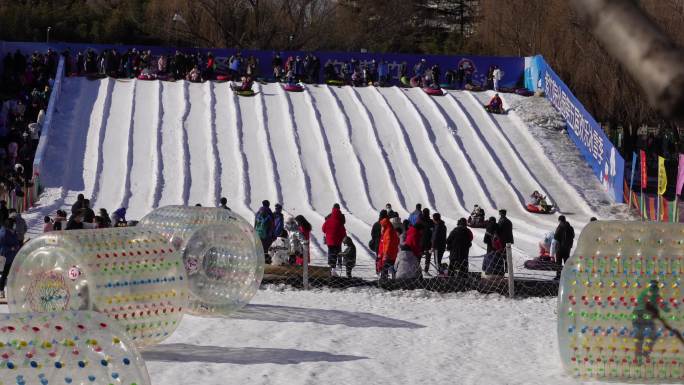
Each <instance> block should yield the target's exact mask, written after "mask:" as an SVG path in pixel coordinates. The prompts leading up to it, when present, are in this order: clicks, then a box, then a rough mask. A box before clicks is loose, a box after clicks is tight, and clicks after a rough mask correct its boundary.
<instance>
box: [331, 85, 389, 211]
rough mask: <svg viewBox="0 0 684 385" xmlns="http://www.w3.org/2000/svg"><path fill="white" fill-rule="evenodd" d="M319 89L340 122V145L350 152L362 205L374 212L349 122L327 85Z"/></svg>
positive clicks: (366, 176) (365, 175)
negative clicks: (358, 180) (361, 196)
mask: <svg viewBox="0 0 684 385" xmlns="http://www.w3.org/2000/svg"><path fill="white" fill-rule="evenodd" d="M320 87H321V89H323V90H324V91H323V93H325V94H326V95H327V96H328V99H329V100H330V104H331V105H332V106H334V114H335V116H336V118H337V120H338V121H339V122H340V125H341V126H342V128H343V131H344V133H343V135H344V139H345V140H346V141H347V142H346V143H344V144H340V145H341V146H344V147H348V152H351V153H352V154H353V156H352V157H351V158H350V159H349V161H350V162H351V165H350V166H351V167H353V168H354V170H356V172H357V174H356V175H358V176H359V178H360V179H361V183H362V186H363V194H364V200H365V202H364V204H367V205H368V207H370V208H373V209H374V210H377V208H376V207H373V203H372V202H371V197H370V188H369V185H368V174H367V173H366V168H365V166H363V165H362V164H361V159H360V157H359V154H358V153H357V152H356V150H355V148H354V146H353V143H354V142H353V140H352V131H351V123H350V122H349V117H348V116H347V115H346V113H344V111H343V110H342V104H341V103H340V101H339V99H337V97H336V96H335V95H333V93H332V91H330V87H328V86H327V85H322V86H320Z"/></svg>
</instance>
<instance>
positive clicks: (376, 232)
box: [368, 210, 388, 256]
mask: <svg viewBox="0 0 684 385" xmlns="http://www.w3.org/2000/svg"><path fill="white" fill-rule="evenodd" d="M385 218H388V216H387V210H381V211H380V215H379V218H378V221H377V222H375V223H374V224H373V228H371V239H370V241H368V248H369V249H371V251H372V252H374V253H375V255H376V256H377V255H378V247H380V237H382V226H381V225H380V221H381V220H383V219H385Z"/></svg>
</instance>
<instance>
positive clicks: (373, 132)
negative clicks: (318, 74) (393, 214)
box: [344, 87, 410, 213]
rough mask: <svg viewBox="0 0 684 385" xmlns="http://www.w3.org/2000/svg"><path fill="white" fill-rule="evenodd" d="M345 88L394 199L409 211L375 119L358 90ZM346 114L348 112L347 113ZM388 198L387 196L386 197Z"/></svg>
mask: <svg viewBox="0 0 684 385" xmlns="http://www.w3.org/2000/svg"><path fill="white" fill-rule="evenodd" d="M344 88H346V89H347V91H348V93H349V95H350V96H351V99H352V101H353V102H354V104H355V105H356V106H357V108H358V110H359V113H360V115H361V117H362V119H363V120H364V121H365V122H366V128H367V130H368V134H369V140H370V141H372V143H371V147H373V148H377V151H378V153H379V155H380V158H381V159H382V166H383V168H384V171H385V172H387V175H389V179H390V183H391V184H392V189H391V190H392V191H394V193H395V194H396V197H395V198H396V201H397V202H399V206H400V207H401V208H403V209H404V210H405V211H406V212H407V213H408V212H410V210H407V205H406V197H405V196H404V193H403V192H402V191H401V189H400V188H399V183H398V182H397V176H396V174H395V172H394V168H392V167H390V164H389V153H388V152H387V149H386V148H385V146H384V145H383V144H381V141H380V139H379V134H378V128H377V127H376V125H375V121H374V119H373V117H372V116H371V114H370V112H369V111H368V107H366V105H365V104H363V102H361V99H360V98H359V94H358V92H357V91H356V90H355V89H354V88H353V87H344ZM347 114H348V113H347ZM388 199H389V197H388Z"/></svg>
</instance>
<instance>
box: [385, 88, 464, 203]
mask: <svg viewBox="0 0 684 385" xmlns="http://www.w3.org/2000/svg"><path fill="white" fill-rule="evenodd" d="M392 88H393V89H394V91H395V92H396V93H397V94H398V95H400V97H401V98H402V99H403V101H404V104H405V105H406V107H407V108H408V109H409V110H410V112H411V114H412V115H414V116H415V119H416V120H417V121H418V123H419V124H420V126H421V127H419V129H420V131H421V133H422V134H424V135H425V136H426V137H427V141H428V142H429V144H430V145H432V148H433V149H434V151H428V152H429V153H430V154H432V156H433V158H435V161H436V163H437V164H440V165H441V166H442V167H441V168H442V169H441V170H435V171H437V172H438V173H441V172H444V174H445V175H446V176H447V178H448V181H449V183H450V184H451V186H452V188H453V190H452V193H453V195H454V196H455V198H456V202H458V206H460V209H461V210H462V211H461V214H462V215H466V216H468V214H470V213H469V212H468V210H467V209H466V205H465V198H464V192H463V189H462V188H461V186H460V185H459V182H458V179H457V178H456V175H455V174H454V172H453V170H452V169H451V168H450V167H449V163H448V162H447V161H446V160H445V159H444V155H443V154H442V151H441V149H440V148H439V146H437V139H436V135H435V132H434V131H433V128H432V127H431V126H430V124H429V123H428V122H427V120H426V119H425V116H424V115H423V114H422V113H421V112H420V111H419V110H418V108H417V107H416V104H415V103H414V102H413V101H412V100H411V98H409V97H408V96H407V95H406V92H405V91H402V90H401V89H400V88H398V87H392ZM421 92H423V91H421ZM423 93H425V92H423ZM440 171H441V172H440ZM433 207H435V206H433ZM447 216H449V215H447Z"/></svg>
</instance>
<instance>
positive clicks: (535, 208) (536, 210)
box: [525, 203, 553, 214]
mask: <svg viewBox="0 0 684 385" xmlns="http://www.w3.org/2000/svg"><path fill="white" fill-rule="evenodd" d="M525 209H526V210H527V211H529V212H531V213H535V214H551V213H552V212H553V208H552V207H547V208H542V207H541V206H537V205H533V204H532V203H528V204H527V206H525Z"/></svg>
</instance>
